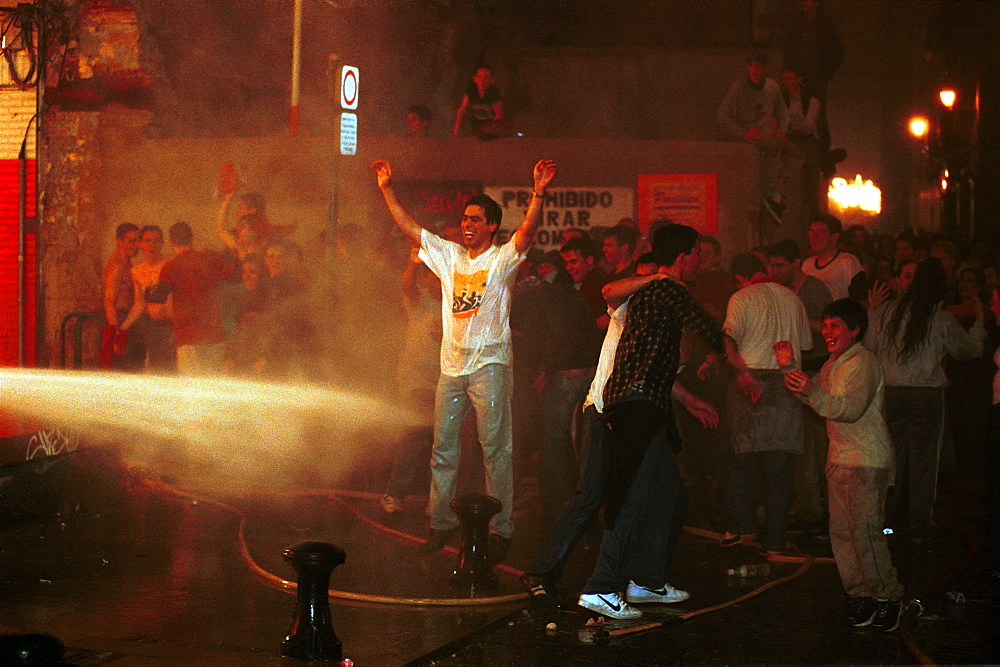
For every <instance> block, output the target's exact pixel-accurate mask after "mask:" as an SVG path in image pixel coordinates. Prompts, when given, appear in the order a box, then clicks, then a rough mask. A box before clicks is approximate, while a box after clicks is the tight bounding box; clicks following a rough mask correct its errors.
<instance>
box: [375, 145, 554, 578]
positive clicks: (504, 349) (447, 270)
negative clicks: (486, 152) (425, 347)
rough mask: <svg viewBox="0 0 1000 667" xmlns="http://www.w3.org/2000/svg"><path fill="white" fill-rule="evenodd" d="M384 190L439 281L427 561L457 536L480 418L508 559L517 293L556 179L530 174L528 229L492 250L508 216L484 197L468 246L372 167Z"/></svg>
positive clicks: (543, 164)
mask: <svg viewBox="0 0 1000 667" xmlns="http://www.w3.org/2000/svg"><path fill="white" fill-rule="evenodd" d="M372 169H373V170H374V171H375V172H376V174H377V175H378V186H379V189H380V190H381V191H382V195H383V197H384V198H385V202H386V205H387V206H388V208H389V212H390V213H391V214H392V217H393V219H394V220H395V221H396V224H397V225H399V228H400V229H401V230H402V231H403V233H405V234H406V235H407V236H409V237H410V238H412V239H413V240H414V241H416V242H417V243H419V244H420V254H419V257H420V259H421V260H422V261H423V262H424V264H426V265H427V266H428V267H429V268H430V269H431V271H433V272H434V274H435V275H436V276H437V277H438V278H439V279H440V280H441V294H442V302H441V319H442V329H443V336H442V340H441V375H440V377H439V379H438V386H437V396H436V399H435V406H434V424H435V426H434V448H433V452H432V456H431V493H430V502H429V514H430V524H431V525H430V532H429V535H428V539H427V542H426V544H425V545H424V551H425V552H426V553H433V552H436V551H438V550H440V549H441V548H442V547H444V545H445V544H446V543H447V542H448V539H449V538H450V537H451V535H452V534H453V533H454V532H455V530H456V529H457V528H458V517H457V516H456V515H455V513H454V512H452V510H451V508H450V506H449V504H450V502H451V500H452V498H453V497H454V495H455V486H456V481H457V475H458V464H459V452H460V443H459V436H460V434H461V430H462V423H463V422H464V421H465V415H466V414H467V413H468V411H469V408H470V407H473V408H474V409H475V411H476V421H477V426H478V433H479V442H480V445H481V446H482V450H483V457H484V459H485V460H484V462H483V463H484V467H485V469H486V491H487V493H488V494H490V495H491V496H494V497H495V498H496V499H497V500H499V501H500V503H501V506H502V507H501V510H500V512H499V513H497V514H496V515H495V516H494V517H493V518H492V520H491V521H490V545H489V547H490V548H489V552H490V555H491V558H492V560H493V561H494V562H496V561H499V560H501V559H502V558H503V556H504V555H505V553H506V549H507V546H508V545H509V543H510V537H511V532H512V524H511V505H512V504H513V499H514V490H513V489H514V487H513V479H512V478H513V474H512V458H513V442H512V437H511V414H510V385H511V380H510V365H511V334H510V324H509V321H508V318H509V314H510V297H511V289H510V288H511V284H512V282H513V280H514V276H515V272H516V270H517V267H518V265H519V264H520V263H521V262H522V261H523V260H524V257H525V254H526V253H527V251H528V248H529V247H530V246H531V241H532V238H533V237H534V235H535V230H537V229H538V225H539V223H540V222H541V219H542V205H543V202H544V198H545V189H546V187H548V185H549V183H551V182H552V179H553V178H554V177H555V175H556V171H557V167H556V164H555V162H552V161H551V160H539V161H538V162H537V163H536V164H535V167H534V172H533V178H534V190H533V196H532V198H531V202H530V203H529V205H528V211H527V214H526V215H525V218H524V222H523V223H522V224H521V226H520V227H519V228H518V229H517V230H516V231H515V232H514V234H513V236H512V238H511V240H510V241H509V242H507V243H505V244H504V245H501V246H498V245H495V244H494V242H493V237H494V236H495V234H496V232H497V230H498V229H499V228H500V220H501V217H502V215H503V209H501V208H500V205H499V204H497V203H496V202H495V201H493V200H492V199H490V198H489V197H488V196H486V195H477V196H475V197H473V198H471V199H470V200H469V201H468V202H466V206H465V211H464V213H463V214H462V245H459V244H458V243H453V242H451V241H447V240H445V239H443V238H441V237H440V236H437V235H436V234H433V233H431V232H429V231H427V230H426V229H424V228H422V227H421V226H420V225H419V224H418V223H417V221H416V220H415V219H414V217H413V216H412V215H411V214H410V213H409V212H408V211H407V210H406V209H405V208H404V207H403V205H402V204H401V203H400V201H399V198H398V197H397V196H396V193H395V191H394V190H393V187H392V167H391V166H390V165H389V163H388V162H386V161H384V160H378V161H376V162H375V163H373V164H372Z"/></svg>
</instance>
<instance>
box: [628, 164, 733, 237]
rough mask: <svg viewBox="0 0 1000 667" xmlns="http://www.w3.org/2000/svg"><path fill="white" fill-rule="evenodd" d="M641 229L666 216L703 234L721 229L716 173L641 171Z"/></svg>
mask: <svg viewBox="0 0 1000 667" xmlns="http://www.w3.org/2000/svg"><path fill="white" fill-rule="evenodd" d="M638 212H639V230H640V231H641V232H642V233H643V235H647V234H649V226H650V224H651V223H653V222H655V221H657V220H662V219H664V218H666V219H667V220H670V222H676V223H678V224H682V225H688V226H689V227H694V228H695V229H697V230H698V231H699V232H700V233H702V234H715V233H717V232H718V231H719V202H718V190H717V182H716V174H639V201H638Z"/></svg>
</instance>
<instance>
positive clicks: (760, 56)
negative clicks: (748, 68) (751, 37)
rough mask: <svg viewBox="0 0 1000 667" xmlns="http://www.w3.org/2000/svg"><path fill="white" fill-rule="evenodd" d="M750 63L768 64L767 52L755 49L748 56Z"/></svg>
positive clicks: (748, 62)
mask: <svg viewBox="0 0 1000 667" xmlns="http://www.w3.org/2000/svg"><path fill="white" fill-rule="evenodd" d="M750 63H760V64H761V65H766V64H767V54H766V53H764V52H763V51H754V52H753V53H751V54H750V55H748V56H747V65H749V64H750Z"/></svg>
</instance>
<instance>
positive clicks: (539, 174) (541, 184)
mask: <svg viewBox="0 0 1000 667" xmlns="http://www.w3.org/2000/svg"><path fill="white" fill-rule="evenodd" d="M557 171H559V167H558V166H557V165H556V163H555V162H553V161H552V160H539V161H538V162H536V163H535V170H534V174H533V175H534V179H535V192H538V193H539V194H541V193H542V192H544V191H545V188H547V187H548V186H549V183H551V182H552V179H553V178H555V176H556V172H557Z"/></svg>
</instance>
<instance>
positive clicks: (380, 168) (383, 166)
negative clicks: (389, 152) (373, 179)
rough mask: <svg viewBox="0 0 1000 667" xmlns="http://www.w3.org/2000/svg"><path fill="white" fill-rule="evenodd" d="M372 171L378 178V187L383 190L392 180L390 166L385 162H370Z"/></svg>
mask: <svg viewBox="0 0 1000 667" xmlns="http://www.w3.org/2000/svg"><path fill="white" fill-rule="evenodd" d="M372 171H374V172H375V174H376V175H377V176H378V186H379V187H380V188H384V187H385V186H387V185H389V182H390V181H391V180H392V166H391V165H390V164H389V162H388V161H387V160H375V161H374V162H372Z"/></svg>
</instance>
